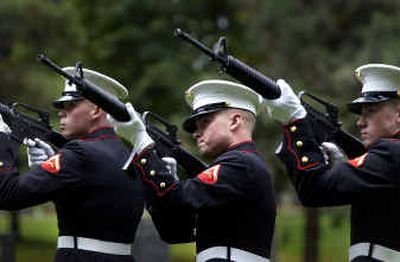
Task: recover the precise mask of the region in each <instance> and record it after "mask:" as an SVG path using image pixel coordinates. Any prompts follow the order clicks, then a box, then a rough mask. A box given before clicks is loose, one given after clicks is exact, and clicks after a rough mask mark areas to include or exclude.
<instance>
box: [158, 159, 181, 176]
mask: <svg viewBox="0 0 400 262" xmlns="http://www.w3.org/2000/svg"><path fill="white" fill-rule="evenodd" d="M161 160H162V161H163V162H164V163H165V167H166V168H167V169H168V171H169V173H170V174H171V175H172V176H173V177H174V178H175V180H179V177H178V174H177V163H176V160H175V158H173V157H163V158H161Z"/></svg>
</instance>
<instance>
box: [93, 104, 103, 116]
mask: <svg viewBox="0 0 400 262" xmlns="http://www.w3.org/2000/svg"><path fill="white" fill-rule="evenodd" d="M102 114H103V110H102V109H101V108H100V107H99V106H97V105H93V107H92V109H91V110H90V116H91V117H92V118H93V119H97V118H99V117H100V116H101V115H102Z"/></svg>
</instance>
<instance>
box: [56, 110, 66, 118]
mask: <svg viewBox="0 0 400 262" xmlns="http://www.w3.org/2000/svg"><path fill="white" fill-rule="evenodd" d="M65 116H66V113H65V111H63V110H61V111H59V112H58V117H59V118H63V117H65Z"/></svg>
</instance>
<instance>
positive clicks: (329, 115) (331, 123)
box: [299, 91, 366, 158]
mask: <svg viewBox="0 0 400 262" xmlns="http://www.w3.org/2000/svg"><path fill="white" fill-rule="evenodd" d="M299 97H300V101H301V103H302V105H303V106H304V108H305V109H306V111H307V115H308V118H309V120H310V122H311V126H312V128H313V130H314V134H315V138H316V140H317V142H318V143H319V144H321V143H323V142H333V143H335V144H337V145H338V146H339V147H340V148H341V149H342V150H343V151H344V152H345V154H346V155H347V156H348V157H349V158H355V157H358V156H360V155H362V154H364V153H365V152H366V149H365V147H364V145H363V143H362V141H361V140H360V139H358V138H357V137H355V136H353V135H352V134H350V133H348V132H347V131H345V130H343V129H342V128H341V125H342V124H341V122H339V121H338V113H339V110H338V107H337V106H336V105H334V104H332V103H329V102H326V101H324V100H322V99H321V98H319V97H317V96H315V95H313V94H310V93H307V92H304V91H303V92H300V94H299ZM305 97H308V98H309V99H311V100H313V101H314V102H316V103H319V104H320V105H322V106H324V107H325V109H326V113H323V112H320V111H318V110H317V109H316V108H314V107H313V106H312V105H311V104H310V103H307V102H306V100H305V99H304V98H305Z"/></svg>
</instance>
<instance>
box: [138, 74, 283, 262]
mask: <svg viewBox="0 0 400 262" xmlns="http://www.w3.org/2000/svg"><path fill="white" fill-rule="evenodd" d="M186 98H187V102H188V104H189V105H190V106H191V108H192V109H193V113H192V115H191V116H190V117H189V118H188V119H187V120H186V121H185V122H184V129H185V130H186V131H188V132H190V133H193V136H194V137H195V138H196V137H200V136H201V135H200V134H197V132H199V130H198V129H199V122H200V121H209V122H210V124H209V125H208V126H207V127H205V129H207V128H210V125H212V123H213V122H214V121H217V120H215V118H218V115H219V114H224V112H231V111H228V110H238V111H240V112H242V113H243V114H248V115H251V118H252V119H253V120H255V114H256V111H257V109H258V106H259V104H260V102H261V97H260V96H259V95H258V94H256V93H255V92H253V91H252V90H251V89H249V88H248V87H246V86H243V85H240V84H237V83H233V82H229V81H224V80H207V81H202V82H199V83H197V84H196V85H194V86H192V87H191V88H190V89H189V90H188V91H187V93H186ZM230 116H232V115H230ZM224 117H225V116H224ZM206 118H208V119H209V120H205V119H206ZM226 118H227V119H228V118H229V116H228V115H227V116H226ZM253 124H254V123H253ZM204 132H206V131H204ZM249 133H250V136H249V137H247V139H244V140H241V139H237V140H235V142H234V143H231V144H229V145H227V146H224V147H222V148H220V150H219V151H218V152H215V151H212V153H213V154H214V155H213V158H214V160H213V162H212V163H211V164H210V165H209V168H208V169H206V170H204V171H203V172H201V173H200V174H198V175H197V176H196V177H194V178H191V179H185V180H181V181H179V180H176V179H175V178H174V177H173V176H171V174H169V171H168V170H167V169H165V168H164V165H163V162H162V160H161V159H160V158H159V157H158V156H157V153H156V152H155V149H153V148H151V147H150V148H147V149H146V150H144V151H142V152H141V153H140V154H139V155H137V156H136V158H135V159H134V165H135V170H141V174H142V177H143V179H144V181H145V183H146V184H147V185H148V186H147V191H148V192H147V193H148V196H149V203H150V206H149V211H150V213H151V214H152V217H153V221H154V222H155V225H156V227H157V228H158V230H159V232H160V233H161V236H162V237H163V238H164V240H166V241H169V242H173V243H177V242H189V241H196V248H197V258H196V261H199V262H203V261H269V258H270V255H271V252H270V251H271V241H272V237H273V233H274V225H275V216H276V204H275V196H274V191H273V187H272V181H271V174H270V172H269V170H268V168H267V166H266V164H265V161H264V159H263V158H262V156H261V155H260V154H259V153H258V151H257V148H256V145H255V143H254V142H253V141H252V140H251V131H250V132H249ZM215 135H217V134H215ZM197 139H199V138H197ZM198 143H199V142H198ZM199 148H200V146H199ZM200 153H204V152H202V151H201V149H200ZM168 226H169V228H170V230H168V229H167V228H168Z"/></svg>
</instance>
